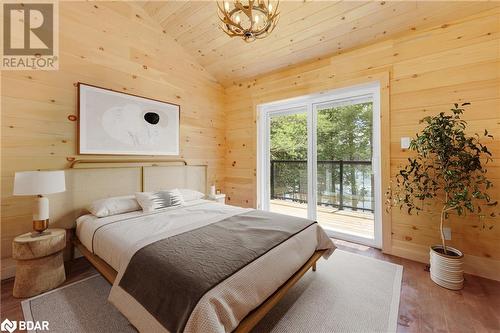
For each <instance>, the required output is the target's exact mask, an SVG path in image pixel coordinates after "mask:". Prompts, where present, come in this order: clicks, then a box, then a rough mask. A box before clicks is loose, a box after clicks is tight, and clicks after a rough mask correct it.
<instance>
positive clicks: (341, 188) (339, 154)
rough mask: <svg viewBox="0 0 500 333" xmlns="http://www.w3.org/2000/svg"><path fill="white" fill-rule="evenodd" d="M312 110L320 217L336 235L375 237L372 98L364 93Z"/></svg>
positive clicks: (324, 225) (318, 105) (318, 212)
mask: <svg viewBox="0 0 500 333" xmlns="http://www.w3.org/2000/svg"><path fill="white" fill-rule="evenodd" d="M313 110H314V112H315V117H316V164H317V168H316V189H317V191H316V193H317V200H316V219H317V221H318V223H319V224H320V225H321V226H322V227H323V228H325V229H327V230H329V231H331V232H332V233H333V235H334V236H335V235H337V236H338V235H348V236H353V237H360V238H367V239H374V232H375V228H374V226H375V225H374V214H373V213H374V207H375V201H374V178H373V171H372V154H373V142H372V141H373V140H372V138H373V121H372V120H373V102H372V100H371V98H369V97H360V98H353V99H349V100H344V101H334V102H326V103H321V104H315V105H314V106H313Z"/></svg>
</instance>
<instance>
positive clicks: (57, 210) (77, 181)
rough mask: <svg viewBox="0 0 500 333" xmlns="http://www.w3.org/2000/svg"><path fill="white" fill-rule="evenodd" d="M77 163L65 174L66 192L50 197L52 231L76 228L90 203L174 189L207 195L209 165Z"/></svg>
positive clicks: (144, 162)
mask: <svg viewBox="0 0 500 333" xmlns="http://www.w3.org/2000/svg"><path fill="white" fill-rule="evenodd" d="M75 162H76V163H75ZM75 162H73V163H72V164H71V165H70V168H69V169H66V170H65V176H66V191H65V192H62V193H56V194H51V195H48V198H49V200H50V226H51V227H59V228H65V229H71V228H74V227H75V220H76V219H77V218H78V217H79V216H81V215H83V214H85V213H86V212H87V210H86V208H87V207H88V206H89V205H90V203H92V201H94V200H98V199H102V198H107V197H113V196H121V195H129V194H134V193H135V192H147V191H157V190H160V189H171V188H189V189H192V190H197V191H200V192H203V193H207V167H206V166H205V165H187V164H186V163H185V162H184V161H182V160H181V161H161V160H159V161H140V160H121V161H120V160H113V161H106V160H78V161H75Z"/></svg>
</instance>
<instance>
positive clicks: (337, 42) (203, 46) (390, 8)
mask: <svg viewBox="0 0 500 333" xmlns="http://www.w3.org/2000/svg"><path fill="white" fill-rule="evenodd" d="M141 6H142V7H143V8H144V10H145V11H146V12H147V13H148V14H149V15H150V16H151V17H152V18H153V19H154V20H155V21H157V22H158V23H159V24H160V25H161V26H162V27H163V29H164V31H165V33H167V34H168V35H170V36H171V37H172V38H174V39H175V40H176V41H177V42H178V43H179V44H181V45H182V46H183V47H184V49H186V50H187V51H188V52H189V53H191V54H192V55H193V56H194V57H195V58H196V59H197V60H198V62H199V63H200V64H201V65H202V66H204V67H205V69H206V70H207V71H208V72H210V73H211V74H212V75H213V76H214V77H215V78H216V79H217V80H218V81H219V82H220V83H222V84H223V85H229V84H231V83H232V82H235V81H238V80H242V79H247V78H251V77H255V76H257V75H260V74H263V73H267V72H270V71H274V70H277V69H281V68H284V67H287V66H291V65H294V64H297V63H301V62H307V61H311V60H314V59H317V58H320V57H324V56H326V55H331V54H333V53H338V52H344V51H345V50H348V49H352V48H355V47H358V46H362V45H366V44H369V43H373V42H375V41H379V40H383V39H387V38H390V37H391V36H394V35H397V34H400V33H403V32H405V31H411V30H419V29H423V28H425V27H428V26H431V25H436V24H444V23H446V22H448V21H449V20H455V19H459V18H461V17H462V16H465V15H471V14H474V13H476V12H480V11H483V10H487V9H490V8H492V7H494V6H497V4H495V3H485V2H449V1H448V2H446V1H442V2H436V1H377V2H360V1H283V0H282V1H281V3H280V12H281V17H280V21H279V22H278V25H277V27H276V29H275V30H274V31H273V33H272V34H271V35H270V36H268V37H267V38H265V39H262V40H257V41H254V42H252V43H245V42H244V41H243V40H241V39H239V38H230V37H229V36H227V35H226V34H224V33H223V32H222V30H221V29H220V28H219V20H218V17H217V10H216V4H215V2H213V1H152V2H143V3H141Z"/></svg>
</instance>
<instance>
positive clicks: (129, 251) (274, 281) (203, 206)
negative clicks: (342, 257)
mask: <svg viewBox="0 0 500 333" xmlns="http://www.w3.org/2000/svg"><path fill="white" fill-rule="evenodd" d="M139 168H140V169H141V170H140V172H139V174H140V177H142V179H141V181H140V182H139V183H140V187H141V190H144V187H145V185H147V184H149V185H147V186H156V188H169V187H168V186H172V184H165V183H163V184H162V182H158V181H154V180H151V179H149V180H148V179H144V177H145V176H148V175H154V178H155V177H158V176H159V174H158V172H160V173H164V170H163V169H161V170H160V169H158V168H155V166H151V168H154V169H148V170H147V171H145V170H144V166H140V167H139ZM129 171H130V170H129ZM169 172H170V171H169ZM205 172H206V171H205ZM164 176H165V174H163V178H161V179H164ZM167 178H170V177H167ZM178 178H179V177H178ZM180 178H183V179H184V180H183V184H184V185H185V184H187V183H189V182H190V181H192V179H193V177H180ZM194 178H196V177H194ZM201 178H203V177H200V179H201ZM176 181H178V179H177V180H176ZM201 181H204V180H203V179H201ZM152 184H154V185H152ZM177 185H179V184H177ZM166 186H167V187H166ZM203 186H206V185H203ZM151 189H152V188H151V187H149V188H148V190H151ZM129 193H130V192H129ZM119 194H123V192H121V193H119ZM79 215H81V214H79ZM252 220H254V221H257V222H259V223H260V222H262V221H266V223H260V224H258V223H257V224H256V225H255V224H251V225H250V224H248V221H252ZM268 222H269V223H268ZM252 223H254V222H252ZM235 225H236V226H237V227H234V226H235ZM249 225H250V228H247V227H248V226H249ZM223 226H225V227H226V229H227V227H228V226H229V229H228V230H225V229H224V228H222V229H224V230H223V231H222V233H221V234H220V235H222V236H220V237H221V238H219V234H214V235H211V234H206V233H203V234H202V237H201V238H200V236H196V235H197V234H199V233H201V232H221V227H223ZM241 226H245V227H244V228H241ZM262 226H264V228H262ZM266 228H267V229H266ZM288 229H290V230H288ZM214 230H215V231H214ZM224 233H225V234H224ZM232 233H234V234H235V235H239V238H238V242H242V243H245V240H246V238H247V237H246V236H247V235H248V236H249V239H250V240H251V241H249V242H247V244H244V245H242V246H237V245H234V244H233V245H231V244H230V243H231V242H228V241H227V239H226V238H224V237H227V235H229V234H232ZM273 233H275V234H276V235H279V237H277V236H276V237H275V236H274V235H275V234H273ZM207 235H208V236H207ZM224 235H226V236H224ZM76 236H77V237H76V239H75V240H74V243H75V245H76V248H77V249H78V250H79V251H80V252H81V253H82V254H83V255H84V256H85V257H87V258H88V259H89V261H90V262H91V263H92V264H93V265H94V266H95V267H96V268H97V270H98V271H99V272H100V273H101V274H102V275H103V276H104V277H105V278H106V279H107V280H108V281H110V282H111V283H112V284H113V287H112V290H111V293H110V296H109V300H110V302H111V303H113V304H114V305H115V306H116V307H117V308H118V310H120V311H121V312H122V313H123V314H124V315H125V316H126V317H127V318H128V319H129V321H130V322H131V323H132V324H133V325H134V326H135V327H136V328H137V329H138V330H139V331H141V332H231V331H235V332H248V331H250V330H251V329H252V328H253V327H254V326H255V325H256V324H257V322H258V321H259V320H260V319H262V318H263V317H264V316H265V314H266V313H267V312H268V311H269V310H270V309H271V308H272V307H273V306H274V305H275V304H276V303H277V302H278V301H279V300H280V299H281V298H282V297H283V296H284V294H285V293H286V292H287V290H288V289H289V288H291V287H292V286H293V285H294V284H295V283H296V282H297V281H298V280H299V279H300V278H301V277H302V275H303V274H305V272H306V271H308V270H309V269H311V268H312V269H313V270H315V267H316V261H317V260H318V259H319V258H320V257H321V256H323V257H325V258H328V256H329V255H330V254H331V253H332V252H333V250H334V249H335V247H334V245H333V243H332V242H331V240H330V239H329V238H328V237H327V235H326V233H325V232H324V231H323V230H322V229H321V227H320V226H319V225H318V224H317V223H315V222H314V221H309V220H306V219H299V218H297V219H296V220H293V218H290V217H287V216H284V215H279V214H273V213H267V212H261V211H257V210H253V209H246V208H240V207H235V206H230V205H224V204H220V203H216V202H213V201H207V200H194V201H190V202H186V203H185V204H184V205H182V206H180V207H172V208H167V209H163V210H161V211H159V212H154V213H144V212H142V211H134V212H129V213H124V214H119V215H113V216H108V217H104V218H97V217H95V216H92V215H88V214H86V215H85V214H84V215H83V216H80V217H79V218H78V219H77V225H76ZM189 237H191V238H192V239H191V238H189ZM196 237H198V238H196ZM210 237H212V241H211V243H210V244H213V243H214V242H215V243H217V241H218V240H220V239H226V241H224V242H223V244H226V243H227V244H229V245H227V246H232V248H229V247H228V248H227V249H224V247H223V246H222V245H221V244H218V245H217V246H207V245H206V244H205V245H199V244H197V242H199V240H200V239H202V240H203V239H205V238H206V239H210ZM252 237H253V238H252ZM261 238H262V239H264V240H263V241H260V239H261ZM267 238H269V239H273V241H274V242H275V243H269V244H267V243H266V242H267V241H265V239H267ZM186 239H187V240H188V241H186ZM166 240H168V241H166ZM173 240H178V242H177V243H175V242H174V241H173ZM260 243H262V244H260ZM169 244H170V245H169ZM171 244H177V245H171ZM179 244H180V245H181V246H180V245H179ZM182 244H196V246H191V245H190V246H182ZM254 244H257V245H254ZM166 245H169V246H170V247H171V248H170V249H169V248H168V246H166ZM158 246H159V247H158ZM199 246H205V247H202V248H204V249H206V250H204V251H199V249H200V247H199ZM254 246H255V248H254ZM258 246H260V247H262V249H261V250H259V249H258ZM191 248H194V249H195V250H192V249H191ZM220 248H222V249H223V250H221V249H220ZM159 249H161V251H165V252H161V251H159ZM146 250H147V251H146ZM169 251H170V252H169ZM186 251H187V252H186ZM189 251H194V252H189ZM196 251H198V252H196ZM214 251H215V252H214ZM217 251H219V252H217ZM258 251H261V252H258ZM177 252H178V254H177ZM221 252H222V254H221ZM254 252H255V254H254ZM165 253H167V254H168V255H166V254H165ZM193 253H194V254H193ZM212 253H215V254H216V256H217V255H220V256H221V257H225V258H226V260H225V261H224V260H223V261H224V262H223V263H222V264H220V267H218V266H217V263H215V262H214V263H213V264H211V265H206V264H204V262H206V261H207V260H208V261H210V260H211V259H212ZM249 253H250V254H251V255H250V256H249V257H248V258H246V257H245V256H248V254H249ZM174 257H176V258H177V261H175V260H174V259H172V258H174ZM198 257H199V258H202V259H198ZM165 258H166V259H165ZM241 258H246V259H245V260H247V261H246V262H243V261H241V260H242V259H241ZM162 260H163V261H162ZM165 260H167V262H169V261H171V262H172V263H175V265H174V264H171V263H169V264H170V266H168V265H167V266H166V267H167V268H165V269H164V270H163V271H162V269H161V267H163V265H164V263H165ZM240 261H241V262H240ZM231 262H234V263H232V264H230V263H231ZM243 263H244V264H243ZM141 265H142V266H141ZM231 265H233V266H234V267H233V268H231V269H232V270H233V271H228V270H227V269H226V267H225V266H231ZM177 266H179V267H180V268H179V269H178V270H179V271H180V272H181V273H182V272H191V271H192V272H194V273H193V274H195V275H196V276H198V275H200V276H203V279H199V278H192V277H191V276H190V275H189V274H184V273H182V274H179V273H172V271H175V269H177ZM211 266H214V267H216V268H213V269H212V270H213V271H214V272H212V273H210V272H205V271H210V269H208V268H207V267H211ZM155 267H160V268H158V269H157V268H155ZM148 269H149V271H148ZM224 270H226V271H227V272H230V274H227V275H223V274H222V273H221V274H222V275H217V274H219V272H221V271H224ZM205 273H206V275H203V274H205ZM162 274H164V275H162ZM169 274H170V275H169ZM210 274H215V275H217V276H216V278H215V279H214V280H213V281H217V283H213V285H208V284H207V283H205V281H210V280H211V279H212V276H211V275H210ZM164 276H169V278H168V279H165V278H162V277H164ZM179 276H181V277H182V278H179ZM221 277H223V278H222V279H221ZM134 279H135V280H134ZM176 279H177V280H176ZM183 279H185V280H186V281H190V282H189V283H191V284H186V285H185V286H184V284H185V283H187V282H184V281H183ZM217 279H219V280H217ZM196 280H198V281H196ZM192 281H195V282H192ZM180 285H182V287H178V286H180ZM199 285H203V288H205V289H200V287H199ZM155 288H156V289H155ZM183 288H184V289H183ZM179 290H183V293H184V294H183V293H179ZM191 294H193V296H190V295H191ZM152 295H153V296H152ZM170 295H177V298H176V300H177V301H175V302H174V303H172V304H170V306H174V308H168V307H165V306H163V308H162V304H164V303H165V302H164V299H169V297H170ZM190 297H192V298H190ZM197 297H198V298H197ZM149 303H151V304H149ZM183 304H184V305H186V304H188V305H189V307H187V306H186V309H188V310H189V311H185V309H184V305H183ZM169 309H171V310H172V311H170V310H169ZM176 311H181V312H176ZM169 312H172V313H182V314H183V315H182V316H180V317H182V318H183V319H182V320H179V322H180V323H177V322H175V323H174V322H173V321H172V320H174V321H177V319H176V318H177V317H175V316H173V315H170V317H172V318H174V319H172V318H167V319H164V317H165V316H167V317H168V313H169Z"/></svg>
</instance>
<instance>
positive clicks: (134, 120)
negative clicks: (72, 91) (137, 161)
mask: <svg viewBox="0 0 500 333" xmlns="http://www.w3.org/2000/svg"><path fill="white" fill-rule="evenodd" d="M179 126H180V106H179V105H177V104H172V103H167V102H162V101H158V100H154V99H149V98H145V97H141V96H136V95H131V94H126V93H121V92H116V91H113V90H110V89H105V88H100V87H96V86H92V85H88V84H84V83H78V153H79V154H92V155H95V154H102V155H179Z"/></svg>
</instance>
